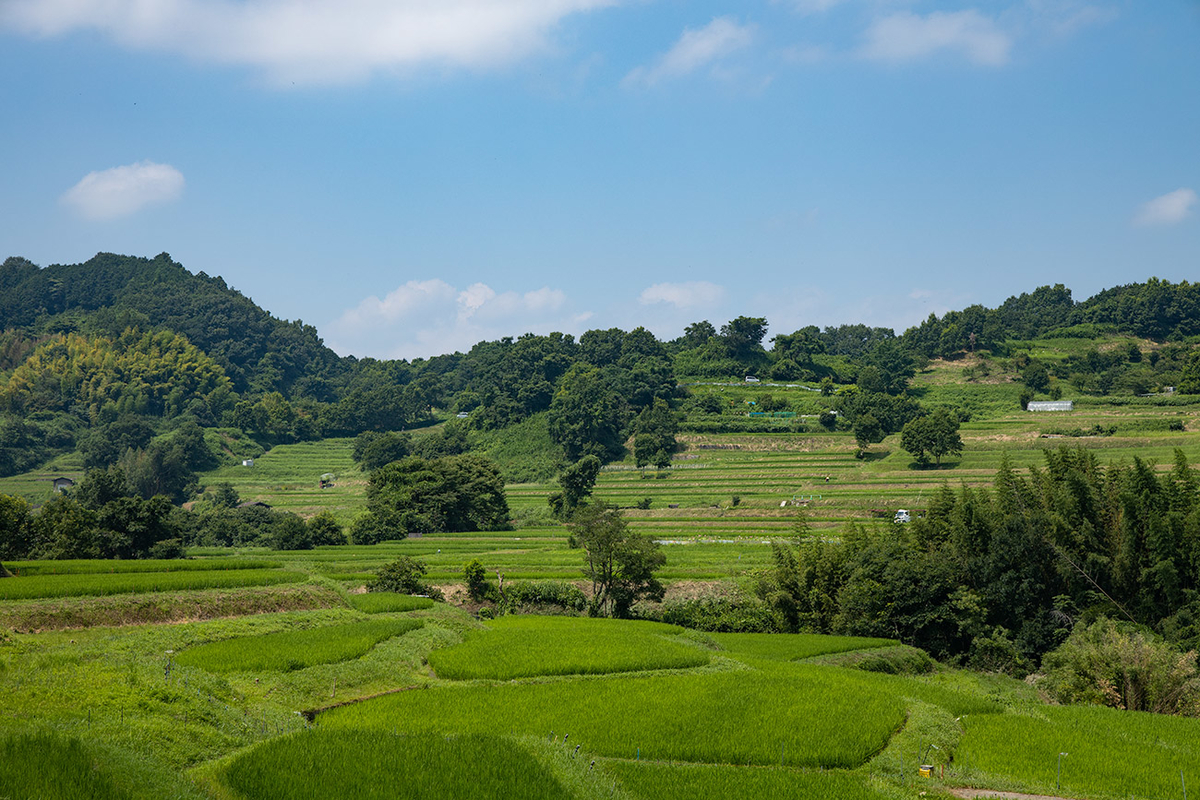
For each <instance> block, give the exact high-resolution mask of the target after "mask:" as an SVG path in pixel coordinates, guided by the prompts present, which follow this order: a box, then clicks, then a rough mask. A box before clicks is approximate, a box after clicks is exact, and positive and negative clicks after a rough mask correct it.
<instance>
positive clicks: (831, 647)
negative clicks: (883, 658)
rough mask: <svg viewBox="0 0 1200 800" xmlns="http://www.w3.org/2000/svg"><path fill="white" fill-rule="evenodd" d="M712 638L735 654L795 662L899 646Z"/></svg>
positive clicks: (834, 639)
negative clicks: (814, 657) (833, 654)
mask: <svg viewBox="0 0 1200 800" xmlns="http://www.w3.org/2000/svg"><path fill="white" fill-rule="evenodd" d="M710 635H711V636H712V638H713V639H714V640H715V641H716V642H717V644H719V645H721V647H723V648H724V649H726V650H728V651H729V652H730V653H732V654H735V655H748V656H755V657H757V658H770V659H774V660H778V661H796V660H799V659H802V658H812V657H813V656H822V655H828V654H830V653H845V652H849V651H852V650H869V649H874V648H877V647H889V646H891V645H894V644H896V642H895V641H894V640H892V639H870V638H866V637H859V636H822V635H820V634H814V633H794V634H788V633H714V634H710Z"/></svg>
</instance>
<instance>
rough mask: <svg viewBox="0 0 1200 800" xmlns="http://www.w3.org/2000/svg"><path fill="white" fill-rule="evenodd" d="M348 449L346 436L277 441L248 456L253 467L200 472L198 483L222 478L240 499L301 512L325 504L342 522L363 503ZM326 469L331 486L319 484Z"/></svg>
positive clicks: (350, 442)
mask: <svg viewBox="0 0 1200 800" xmlns="http://www.w3.org/2000/svg"><path fill="white" fill-rule="evenodd" d="M353 452H354V439H352V438H347V439H323V440H321V441H319V442H301V443H299V444H281V445H277V446H275V447H272V448H271V449H270V450H268V451H267V452H265V453H263V454H262V455H261V456H259V457H258V458H256V459H254V466H241V465H240V464H238V465H236V466H224V467H219V468H218V469H215V470H210V471H209V472H205V473H203V474H201V476H200V482H201V483H202V484H205V485H209V486H211V485H212V484H215V483H222V482H228V483H230V484H232V486H233V488H235V489H237V492H238V494H239V495H240V496H241V498H242V499H243V500H261V501H263V502H266V503H269V504H270V505H271V507H272V508H275V509H276V510H279V511H291V512H293V513H296V514H300V515H301V516H304V517H311V516H313V515H314V514H317V513H318V512H320V511H323V510H326V509H328V510H329V511H331V512H333V515H334V516H335V517H336V518H337V520H338V522H340V523H342V524H343V525H345V524H349V523H350V521H351V520H352V519H353V518H354V517H355V516H356V515H357V514H359V513H360V512H362V511H365V510H366V507H367V495H366V488H367V475H366V474H364V473H363V472H362V471H361V470H359V468H358V465H357V464H355V463H354V459H353V458H352V457H351V454H352V453H353ZM329 473H332V474H333V476H334V478H333V485H332V486H330V487H327V488H324V489H322V488H321V486H320V481H321V476H322V475H326V474H329Z"/></svg>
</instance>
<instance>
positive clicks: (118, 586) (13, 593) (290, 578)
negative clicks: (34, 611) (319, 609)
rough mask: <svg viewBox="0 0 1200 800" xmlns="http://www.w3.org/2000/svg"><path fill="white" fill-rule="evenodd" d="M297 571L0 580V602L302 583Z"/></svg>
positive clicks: (45, 577) (193, 572)
mask: <svg viewBox="0 0 1200 800" xmlns="http://www.w3.org/2000/svg"><path fill="white" fill-rule="evenodd" d="M305 578H306V576H305V575H304V574H303V573H300V572H293V571H288V570H275V569H231V570H206V571H203V572H201V571H196V570H185V571H180V572H118V573H115V574H84V575H36V576H33V577H21V578H6V579H5V580H3V581H0V600H32V599H35V598H42V597H79V596H84V595H90V596H103V595H112V594H132V593H138V592H170V591H181V590H186V589H229V588H234V587H243V586H271V585H275V584H280V583H295V582H298V581H302V580H305Z"/></svg>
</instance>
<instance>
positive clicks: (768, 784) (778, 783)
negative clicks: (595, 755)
mask: <svg viewBox="0 0 1200 800" xmlns="http://www.w3.org/2000/svg"><path fill="white" fill-rule="evenodd" d="M605 769H606V770H607V771H608V772H610V773H612V774H614V775H616V776H617V778H618V779H619V780H620V782H621V785H622V786H624V787H625V789H626V790H628V791H629V792H630V793H631V794H632V795H634V796H635V797H637V798H640V799H641V800H727V798H731V797H747V798H749V797H764V798H765V797H769V798H772V800H886V798H888V797H890V795H887V794H880V793H879V792H877V791H874V790H873V789H871V788H869V787H868V786H867V784H866V779H865V778H864V777H863V776H862V775H856V774H853V773H848V772H834V771H828V772H826V771H822V772H806V771H802V770H797V769H784V768H779V767H775V768H773V769H756V768H753V767H731V766H718V765H709V764H703V765H701V764H688V765H673V766H667V765H665V764H653V763H648V762H641V763H638V762H636V761H633V762H630V761H612V762H609V763H607V764H605Z"/></svg>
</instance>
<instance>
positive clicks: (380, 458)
mask: <svg viewBox="0 0 1200 800" xmlns="http://www.w3.org/2000/svg"><path fill="white" fill-rule="evenodd" d="M411 454H412V435H411V434H408V433H395V432H393V431H388V432H386V433H379V432H378V431H364V432H363V433H360V434H359V435H358V436H357V437H356V438H355V439H354V452H353V454H352V457H353V458H354V462H355V463H356V464H358V465H359V466H360V467H362V468H363V469H364V470H373V469H379V468H380V467H383V466H386V465H388V464H390V463H392V462H393V461H399V460H400V459H402V458H404V457H405V456H408V455H411Z"/></svg>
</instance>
